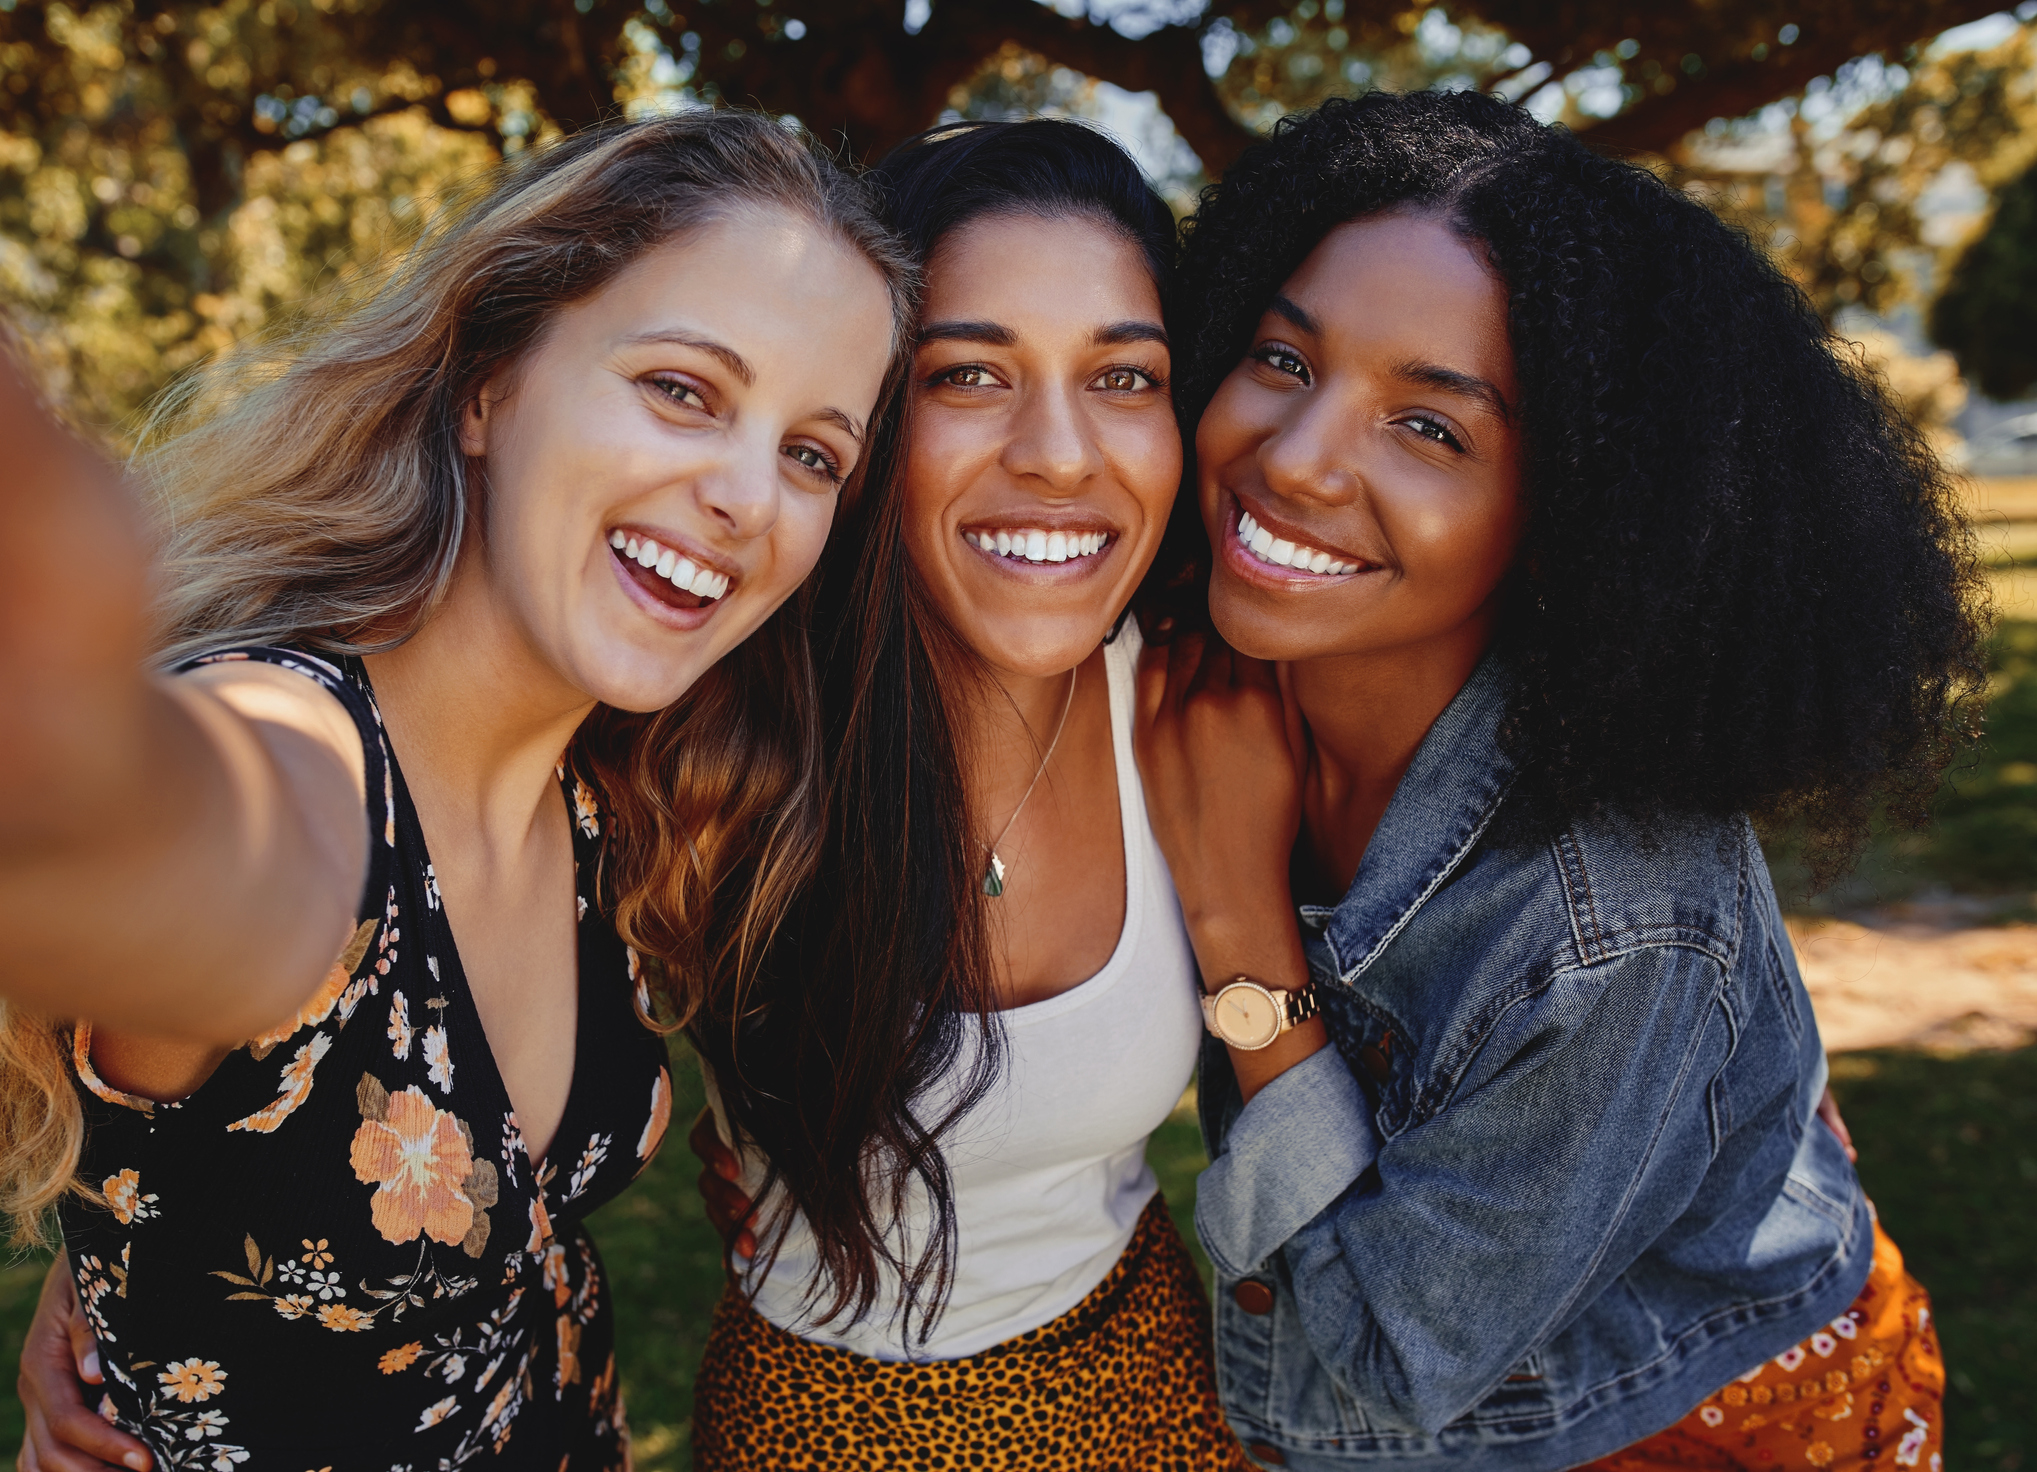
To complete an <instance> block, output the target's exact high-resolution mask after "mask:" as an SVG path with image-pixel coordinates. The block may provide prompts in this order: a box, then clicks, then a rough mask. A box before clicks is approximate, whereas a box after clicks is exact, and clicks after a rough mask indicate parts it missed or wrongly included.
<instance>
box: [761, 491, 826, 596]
mask: <svg viewBox="0 0 2037 1472" xmlns="http://www.w3.org/2000/svg"><path fill="white" fill-rule="evenodd" d="M838 499H839V498H838V497H835V496H811V495H800V496H798V497H797V498H796V499H793V500H790V501H789V502H788V503H787V504H786V506H785V509H784V510H782V511H781V512H780V513H779V515H778V526H777V529H776V531H775V532H774V534H773V538H772V542H773V546H772V563H771V582H772V587H771V597H772V598H773V599H774V600H776V599H783V598H786V597H789V596H790V595H791V593H792V590H793V589H794V588H796V587H798V586H799V585H800V584H801V583H803V582H805V581H806V578H807V575H808V574H809V573H811V572H812V571H813V569H814V566H815V564H817V563H818V562H819V561H820V555H821V553H822V552H824V551H826V550H827V544H828V536H829V534H830V533H831V532H833V530H834V526H835V507H836V505H837V502H838Z"/></svg>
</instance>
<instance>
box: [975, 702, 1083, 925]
mask: <svg viewBox="0 0 2037 1472" xmlns="http://www.w3.org/2000/svg"><path fill="white" fill-rule="evenodd" d="M1081 668H1082V666H1081V665H1077V666H1075V668H1074V669H1072V670H1070V671H1068V698H1067V699H1065V700H1063V701H1062V702H1061V721H1060V724H1058V725H1057V726H1055V727H1054V739H1053V740H1052V741H1049V742H1048V743H1047V754H1046V755H1045V756H1043V757H1041V758H1040V768H1039V770H1038V771H1036V772H1034V773H1033V780H1032V781H1031V782H1029V783H1027V784H1026V793H1025V797H1021V798H1020V799H1019V800H1018V806H1017V807H1015V808H1013V809H1012V810H1011V816H1010V817H1009V818H1006V819H1005V820H1004V826H1003V827H1002V828H1000V829H998V830H997V837H995V838H993V839H991V840H990V842H988V843H986V844H984V845H983V850H984V852H985V853H987V854H989V855H990V863H989V866H988V867H986V868H985V869H984V871H983V892H984V893H985V894H987V895H989V896H990V897H991V898H992V899H996V898H997V897H998V896H999V895H1001V894H1003V893H1004V860H1003V859H1000V858H999V857H998V856H997V846H998V845H999V844H1000V843H1003V842H1004V836H1005V834H1007V833H1009V832H1011V825H1012V824H1014V823H1016V822H1017V821H1018V815H1019V814H1020V813H1022V812H1024V811H1025V807H1026V799H1027V798H1030V797H1031V796H1032V795H1033V789H1034V788H1035V787H1038V786H1039V785H1040V778H1042V777H1044V776H1046V775H1047V763H1048V762H1050V761H1052V760H1053V759H1054V748H1055V747H1057V746H1059V745H1060V744H1061V733H1062V732H1063V731H1065V730H1067V729H1068V712H1069V711H1070V710H1072V709H1074V706H1075V676H1076V674H1077V672H1078V671H1080V670H1081Z"/></svg>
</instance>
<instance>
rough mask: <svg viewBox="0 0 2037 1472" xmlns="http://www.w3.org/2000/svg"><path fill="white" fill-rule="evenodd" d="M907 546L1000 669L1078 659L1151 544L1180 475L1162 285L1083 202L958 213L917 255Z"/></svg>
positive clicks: (961, 628)
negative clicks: (925, 254) (1081, 207)
mask: <svg viewBox="0 0 2037 1472" xmlns="http://www.w3.org/2000/svg"><path fill="white" fill-rule="evenodd" d="M924 320H925V326H924V327H923V329H922V331H921V337H920V346H919V350H918V353H917V354H916V356H915V358H914V362H913V382H914V390H913V393H914V403H913V420H912V431H911V442H910V444H909V445H908V447H907V454H906V468H905V491H904V515H905V537H906V545H907V548H908V551H909V552H910V555H911V557H912V560H913V563H914V565H915V566H916V567H917V568H918V569H919V572H920V574H921V576H922V577H923V578H925V580H926V582H927V585H928V587H929V589H930V591H931V593H932V596H933V599H934V601H935V604H936V605H937V606H938V607H939V609H940V611H941V613H942V615H943V616H944V617H946V618H947V620H948V622H949V624H950V626H951V627H953V628H954V629H955V631H956V632H957V633H958V634H959V635H960V636H961V637H962V639H963V640H964V641H965V642H966V643H968V644H969V646H970V647H971V648H972V649H973V650H974V651H975V652H976V654H977V655H978V656H979V657H980V658H982V659H983V660H984V661H985V662H986V663H987V664H988V665H989V666H990V667H991V668H992V669H993V670H994V671H1006V672H1010V673H1013V674H1019V675H1032V676H1040V675H1049V674H1059V673H1061V672H1063V671H1066V670H1069V669H1072V668H1073V667H1074V666H1076V665H1077V664H1080V663H1081V662H1082V661H1083V660H1084V659H1085V658H1087V657H1088V656H1089V655H1090V654H1091V653H1092V652H1093V651H1094V650H1095V648H1096V646H1097V644H1098V643H1099V642H1100V641H1101V640H1102V639H1103V636H1104V634H1105V633H1107V632H1108V631H1109V629H1110V626H1111V623H1112V622H1113V621H1114V620H1115V619H1116V618H1117V616H1118V614H1119V612H1120V611H1121V610H1122V609H1123V608H1124V606H1125V605H1126V604H1127V603H1128V602H1129V601H1130V600H1131V596H1132V591H1133V589H1134V588H1136V587H1137V586H1138V582H1139V579H1140V577H1141V576H1142V575H1143V574H1144V573H1145V571H1146V567H1147V565H1148V564H1149V563H1150V562H1151V561H1152V560H1153V554H1154V552H1155V551H1156V550H1158V547H1159V541H1160V534H1161V532H1162V530H1163V529H1164V528H1165V526H1166V522H1167V511H1168V508H1169V506H1171V505H1172V504H1173V500H1174V493H1175V490H1176V488H1177V485H1178V483H1179V481H1180V478H1181V438H1180V431H1179V429H1178V427H1177V426H1176V424H1175V420H1174V409H1173V401H1172V399H1171V397H1170V396H1169V393H1168V389H1167V380H1168V371H1169V358H1168V353H1167V341H1166V334H1165V333H1164V332H1163V331H1162V329H1161V325H1160V293H1159V289H1158V287H1157V286H1156V285H1155V284H1154V281H1153V277H1152V274H1151V272H1150V271H1149V270H1148V269H1147V266H1146V261H1145V257H1144V256H1143V255H1142V254H1141V252H1140V250H1139V248H1138V246H1137V245H1135V244H1133V243H1132V242H1131V241H1130V240H1128V239H1126V238H1125V236H1124V235H1123V234H1121V233H1120V232H1119V231H1117V230H1115V229H1113V228H1111V227H1109V226H1106V225H1104V224H1101V223H1098V222H1097V221H1095V220H1093V219H1090V218H1087V217H1082V216H1065V215H1064V216H1056V217H1051V218H1044V219H1043V218H1037V217H1034V216H1027V215H1018V216H1011V215H1000V216H992V217H987V218H983V219H978V220H976V221H973V222H972V223H970V224H967V225H964V226H962V227H961V228H960V229H958V230H956V231H955V232H954V233H953V234H952V235H950V236H949V237H948V238H947V239H946V240H945V241H943V242H942V244H941V246H940V248H939V249H938V250H937V251H936V252H935V254H934V258H933V260H932V261H931V262H930V263H929V266H928V270H927V294H926V308H925V314H924Z"/></svg>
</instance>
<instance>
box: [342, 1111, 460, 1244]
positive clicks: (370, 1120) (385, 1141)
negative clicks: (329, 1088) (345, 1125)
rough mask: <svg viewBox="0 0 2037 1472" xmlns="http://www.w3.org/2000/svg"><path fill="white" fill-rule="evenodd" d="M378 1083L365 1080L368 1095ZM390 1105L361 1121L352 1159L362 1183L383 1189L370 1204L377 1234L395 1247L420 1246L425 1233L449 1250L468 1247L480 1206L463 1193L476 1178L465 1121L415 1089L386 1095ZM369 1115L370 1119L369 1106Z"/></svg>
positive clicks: (355, 1135) (355, 1172) (356, 1133)
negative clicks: (396, 1244)
mask: <svg viewBox="0 0 2037 1472" xmlns="http://www.w3.org/2000/svg"><path fill="white" fill-rule="evenodd" d="M371 1082H373V1080H372V1079H371V1078H367V1077H364V1078H363V1079H362V1081H361V1084H362V1088H361V1092H362V1093H363V1094H364V1095H365V1094H367V1093H368V1085H369V1084H370V1083H371ZM375 1088H376V1090H377V1091H380V1089H381V1086H380V1085H379V1084H376V1085H375ZM382 1104H383V1109H382V1112H381V1113H380V1115H379V1117H377V1116H374V1115H370V1116H369V1117H367V1118H365V1119H363V1120H362V1121H361V1127H360V1129H358V1130H357V1131H355V1132H354V1143H353V1149H352V1151H351V1153H350V1158H351V1160H352V1162H353V1167H354V1175H355V1176H356V1178H358V1179H360V1180H362V1181H365V1182H368V1183H370V1184H372V1185H374V1186H376V1187H377V1188H378V1189H377V1190H376V1192H375V1196H374V1199H373V1200H372V1201H371V1202H370V1203H369V1215H370V1217H371V1218H372V1219H373V1221H374V1223H375V1230H376V1231H378V1232H380V1233H381V1234H382V1236H383V1237H384V1239H386V1240H387V1241H390V1242H411V1241H415V1240H416V1239H417V1236H418V1234H419V1233H423V1234H424V1235H425V1236H427V1237H429V1238H431V1239H432V1241H434V1242H444V1243H446V1244H447V1245H449V1246H450V1245H452V1244H454V1243H458V1242H461V1241H463V1240H464V1239H465V1238H466V1236H467V1233H468V1231H469V1230H470V1229H471V1228H472V1227H473V1225H474V1203H473V1202H472V1201H470V1200H469V1199H468V1198H467V1194H466V1192H465V1191H464V1190H462V1189H461V1187H462V1183H463V1182H465V1181H466V1180H467V1178H468V1177H469V1176H470V1175H472V1174H473V1173H474V1158H473V1152H472V1151H471V1149H470V1148H469V1147H468V1144H467V1137H466V1134H465V1133H464V1132H463V1131H462V1130H461V1129H460V1122H459V1121H458V1120H456V1119H454V1118H453V1116H452V1115H450V1114H448V1113H447V1112H446V1111H445V1110H443V1109H439V1108H437V1107H435V1106H434V1105H433V1104H432V1102H431V1100H429V1099H427V1098H426V1097H425V1095H424V1091H423V1090H422V1089H420V1088H418V1087H417V1086H416V1085H415V1084H413V1085H412V1086H411V1087H409V1088H407V1089H405V1090H404V1091H403V1092H402V1093H400V1094H386V1093H385V1094H384V1095H383V1098H382ZM362 1112H363V1113H364V1114H367V1113H368V1111H367V1108H366V1103H365V1100H364V1106H363V1110H362Z"/></svg>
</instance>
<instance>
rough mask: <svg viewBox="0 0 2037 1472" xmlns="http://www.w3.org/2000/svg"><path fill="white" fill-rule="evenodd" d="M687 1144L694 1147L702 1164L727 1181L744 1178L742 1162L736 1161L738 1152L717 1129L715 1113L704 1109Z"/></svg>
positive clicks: (687, 1138)
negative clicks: (731, 1147)
mask: <svg viewBox="0 0 2037 1472" xmlns="http://www.w3.org/2000/svg"><path fill="white" fill-rule="evenodd" d="M686 1143H687V1144H689V1145H691V1146H692V1147H693V1153H694V1154H695V1155H697V1156H698V1157H700V1162H701V1164H703V1165H705V1166H706V1167H707V1168H708V1169H709V1170H712V1171H713V1172H714V1173H715V1174H716V1175H718V1176H720V1177H721V1178H722V1179H723V1180H726V1181H739V1180H741V1179H742V1178H743V1166H742V1162H741V1161H739V1160H737V1159H736V1152H735V1151H733V1150H731V1149H730V1148H729V1146H728V1142H727V1141H726V1140H724V1139H722V1137H721V1131H720V1130H719V1129H717V1128H716V1127H715V1119H714V1111H713V1110H711V1109H703V1110H701V1111H700V1118H699V1119H697V1120H695V1121H694V1124H693V1132H692V1133H691V1134H690V1135H688V1136H687V1137H686Z"/></svg>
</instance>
